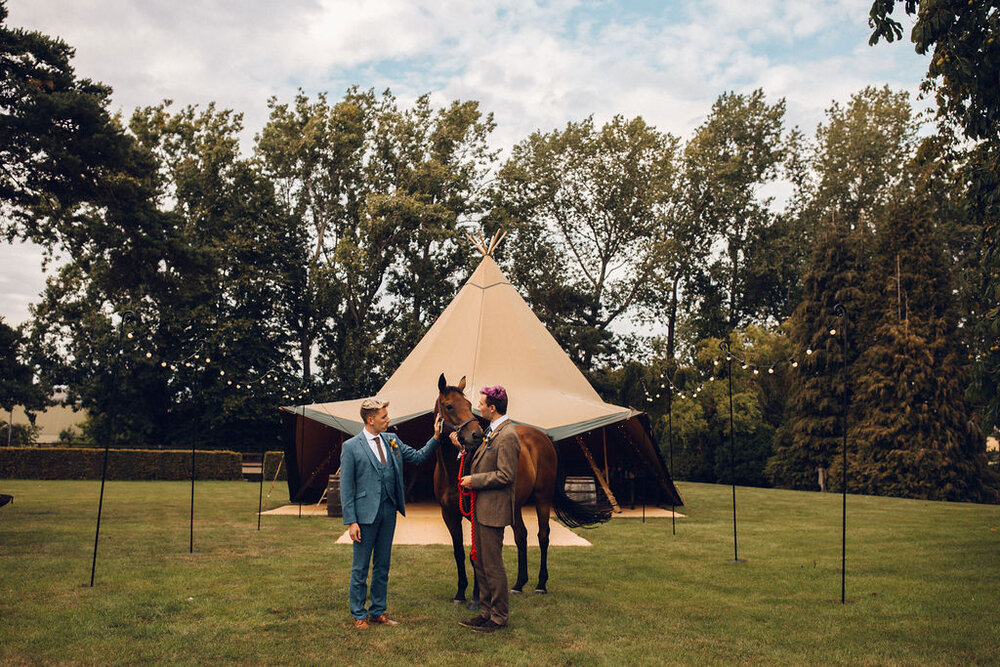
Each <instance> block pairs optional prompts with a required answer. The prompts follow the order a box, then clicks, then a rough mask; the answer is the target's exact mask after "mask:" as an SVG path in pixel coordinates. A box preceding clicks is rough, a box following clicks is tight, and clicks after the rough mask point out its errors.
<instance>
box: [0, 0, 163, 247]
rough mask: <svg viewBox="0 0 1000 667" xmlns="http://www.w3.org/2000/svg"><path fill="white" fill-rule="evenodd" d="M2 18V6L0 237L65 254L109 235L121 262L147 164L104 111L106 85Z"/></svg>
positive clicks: (53, 42) (52, 44)
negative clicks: (113, 238)
mask: <svg viewBox="0 0 1000 667" xmlns="http://www.w3.org/2000/svg"><path fill="white" fill-rule="evenodd" d="M7 15H8V13H7V7H6V2H0V82H2V85H0V165H2V167H0V201H2V202H3V216H2V217H0V233H2V235H3V236H4V237H6V239H7V240H8V241H10V240H13V239H22V240H24V239H30V240H32V241H34V242H35V243H38V244H40V245H42V246H43V247H44V248H45V249H46V251H47V252H48V253H49V254H52V253H54V252H56V251H63V252H65V253H66V254H68V255H71V256H75V255H79V254H84V253H86V252H88V251H90V250H91V249H92V248H93V247H94V243H95V239H94V237H95V236H96V237H104V238H107V237H109V236H115V235H117V236H118V241H120V242H121V243H119V247H120V248H121V249H120V250H119V251H118V252H116V253H114V254H115V255H116V256H117V257H118V258H120V257H121V255H122V254H124V253H126V252H128V251H129V250H130V249H129V248H128V246H127V245H125V239H123V238H122V234H127V233H128V230H122V229H121V228H120V227H121V225H122V224H123V219H128V218H129V217H130V213H133V215H131V218H132V219H131V220H130V222H131V223H132V224H131V225H129V226H131V227H136V226H138V224H139V223H141V222H142V218H143V216H142V215H141V213H140V212H138V211H136V209H137V208H138V207H139V203H140V202H141V201H142V200H143V199H144V198H145V197H146V195H147V194H148V193H147V191H146V189H145V188H146V179H147V178H148V175H149V173H150V172H151V170H152V168H153V166H152V165H151V164H150V162H149V161H148V160H144V159H142V155H141V154H140V152H138V151H136V150H135V146H134V142H133V141H132V140H131V139H130V138H129V137H128V136H126V134H125V132H124V131H123V128H122V127H121V125H120V123H119V122H118V121H117V119H116V118H114V117H113V116H112V115H111V113H110V112H109V111H108V105H109V102H110V96H111V89H110V88H108V87H107V86H104V85H101V84H99V83H95V82H93V81H91V80H89V79H78V78H77V76H76V72H75V70H74V69H73V66H72V63H71V61H72V58H73V55H74V51H73V49H72V48H71V47H70V46H69V45H67V44H66V43H65V42H63V41H61V40H58V39H53V38H51V37H48V36H46V35H43V34H41V33H38V32H34V31H27V30H21V29H18V28H11V27H10V26H8V25H7ZM96 242H98V243H99V242H100V241H96ZM132 250H134V249H132Z"/></svg>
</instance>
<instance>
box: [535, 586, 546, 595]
mask: <svg viewBox="0 0 1000 667" xmlns="http://www.w3.org/2000/svg"><path fill="white" fill-rule="evenodd" d="M535 595H548V591H547V590H545V589H544V588H536V589H535Z"/></svg>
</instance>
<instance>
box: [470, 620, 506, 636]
mask: <svg viewBox="0 0 1000 667" xmlns="http://www.w3.org/2000/svg"><path fill="white" fill-rule="evenodd" d="M502 627H504V626H502V625H497V624H496V623H494V622H493V620H492V619H490V620H487V621H486V622H485V623H483V624H482V625H477V626H476V627H474V628H472V629H473V630H475V631H476V632H486V633H490V632H496V631H497V630H499V629H500V628H502Z"/></svg>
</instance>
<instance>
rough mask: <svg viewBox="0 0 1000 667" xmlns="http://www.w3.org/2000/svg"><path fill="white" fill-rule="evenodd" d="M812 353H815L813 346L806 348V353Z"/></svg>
mask: <svg viewBox="0 0 1000 667" xmlns="http://www.w3.org/2000/svg"><path fill="white" fill-rule="evenodd" d="M812 353H813V351H812V348H811V347H810V348H807V349H806V354H809V355H811V354H812Z"/></svg>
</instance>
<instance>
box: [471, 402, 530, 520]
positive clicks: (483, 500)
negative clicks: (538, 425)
mask: <svg viewBox="0 0 1000 667" xmlns="http://www.w3.org/2000/svg"><path fill="white" fill-rule="evenodd" d="M520 457H521V442H520V441H519V440H518V439H517V433H516V432H515V431H514V424H512V423H511V422H510V420H507V421H505V422H504V423H502V424H500V425H499V426H498V427H497V428H496V430H495V431H493V432H492V433H490V435H489V437H488V438H487V440H486V441H484V442H483V443H482V444H481V445H479V447H478V448H477V449H476V453H475V454H474V455H473V457H472V465H471V466H470V467H469V478H470V479H469V486H470V488H471V489H473V490H475V491H476V520H477V521H478V522H479V523H481V524H483V525H484V526H494V527H501V526H510V525H512V524H513V523H514V480H515V477H516V475H517V463H518V460H519V459H520Z"/></svg>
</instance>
